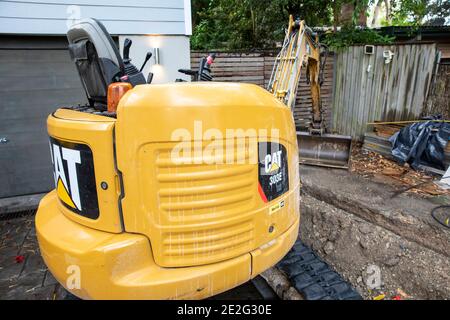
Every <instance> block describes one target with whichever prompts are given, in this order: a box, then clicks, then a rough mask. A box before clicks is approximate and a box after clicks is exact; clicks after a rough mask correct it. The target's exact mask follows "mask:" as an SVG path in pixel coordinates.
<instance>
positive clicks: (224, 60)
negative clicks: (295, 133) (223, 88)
mask: <svg viewBox="0 0 450 320" xmlns="http://www.w3.org/2000/svg"><path fill="white" fill-rule="evenodd" d="M276 54H277V52H276V51H259V52H251V53H243V52H225V51H224V52H217V58H216V61H215V63H214V64H213V66H212V74H213V77H214V80H215V81H230V82H246V83H254V84H256V85H259V86H261V87H264V88H266V87H267V84H268V82H269V80H270V75H271V73H272V69H273V64H274V62H275V57H276ZM206 55H207V53H206V52H203V51H192V52H191V67H192V69H194V70H195V69H198V65H199V62H200V59H201V58H202V57H204V56H206ZM333 61H334V57H333V56H329V57H328V59H327V62H326V65H325V71H324V77H325V79H324V83H323V85H322V95H321V96H322V105H323V110H324V116H325V121H326V123H327V124H331V119H332V116H331V103H332V97H333ZM305 74H306V72H302V77H301V81H300V84H299V88H298V94H297V103H296V107H295V110H294V118H295V122H296V125H297V127H299V128H302V129H304V128H307V127H308V126H309V123H310V121H311V118H312V115H311V93H310V87H309V85H308V84H307V83H306V77H305Z"/></svg>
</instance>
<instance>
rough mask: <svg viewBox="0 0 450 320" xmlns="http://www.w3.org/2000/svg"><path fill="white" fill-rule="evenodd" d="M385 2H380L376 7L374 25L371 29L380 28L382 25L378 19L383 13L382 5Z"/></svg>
mask: <svg viewBox="0 0 450 320" xmlns="http://www.w3.org/2000/svg"><path fill="white" fill-rule="evenodd" d="M384 1H385V0H378V1H377V4H376V5H375V9H374V11H373V18H372V23H371V27H372V28H374V27H379V26H380V24H379V23H378V19H379V18H380V13H381V5H382V4H383V2H384Z"/></svg>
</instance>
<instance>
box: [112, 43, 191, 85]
mask: <svg viewBox="0 0 450 320" xmlns="http://www.w3.org/2000/svg"><path fill="white" fill-rule="evenodd" d="M125 38H129V39H131V40H132V41H133V44H132V46H131V49H130V58H131V59H132V63H133V64H134V65H135V66H136V67H137V68H138V69H140V67H141V65H142V63H143V62H144V59H145V56H146V54H147V52H148V51H151V52H152V53H153V56H152V58H150V60H149V61H148V62H147V64H146V66H145V68H144V70H143V73H144V76H145V77H147V75H148V73H149V72H152V73H153V81H152V83H153V84H158V83H171V82H174V81H175V80H176V79H177V78H181V79H184V80H190V77H187V76H185V75H183V74H181V73H179V72H178V69H189V68H190V43H189V37H187V36H183V35H181V36H120V37H119V45H120V51H121V52H122V50H123V43H124V41H125ZM155 48H159V55H160V63H159V65H157V64H156V63H155V56H156V55H155V53H154V52H155Z"/></svg>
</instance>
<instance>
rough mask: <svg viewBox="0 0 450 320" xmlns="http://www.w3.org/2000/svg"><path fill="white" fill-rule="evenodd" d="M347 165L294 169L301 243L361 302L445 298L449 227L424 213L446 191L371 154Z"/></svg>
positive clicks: (449, 285) (449, 290)
mask: <svg viewBox="0 0 450 320" xmlns="http://www.w3.org/2000/svg"><path fill="white" fill-rule="evenodd" d="M353 160H354V162H353V167H352V170H351V171H350V172H347V171H345V170H335V169H327V168H317V167H306V166H302V167H300V176H301V179H302V201H301V213H302V220H301V232H300V236H301V239H302V240H303V241H304V242H305V243H307V244H308V245H310V246H311V247H312V248H313V249H314V250H315V251H316V252H317V253H318V254H319V255H320V256H321V257H322V258H323V259H324V260H325V261H327V262H328V263H329V264H330V265H332V266H333V267H334V268H335V269H336V270H337V271H338V272H339V273H341V275H343V277H344V278H346V279H347V280H348V281H350V282H351V283H352V284H353V285H354V286H355V287H356V288H357V289H358V291H359V292H360V293H361V294H362V295H363V296H364V297H365V298H366V299H373V298H375V297H377V298H384V299H402V300H404V299H449V298H450V256H449V254H450V230H449V229H448V228H445V227H444V226H442V225H440V224H439V223H437V222H436V221H435V220H434V219H433V218H432V217H431V214H430V213H431V210H432V209H433V208H435V207H436V206H438V205H440V204H448V203H450V197H449V193H448V191H446V190H442V189H440V188H439V187H437V186H435V185H434V184H433V183H426V184H421V183H423V182H427V181H432V180H433V177H431V176H428V175H426V174H424V173H418V172H413V171H412V170H411V169H410V168H408V167H401V166H399V165H397V164H396V163H394V162H392V161H390V160H387V159H384V158H383V157H379V156H378V155H377V154H373V153H366V152H360V151H359V150H358V149H356V155H355V154H354V155H353ZM417 184H419V186H418V187H417V188H411V186H415V185H417ZM420 184H421V185H420ZM405 189H409V190H408V191H407V192H403V193H399V191H403V190H405ZM377 279H379V280H380V281H379V284H378V285H377V281H376V280H377Z"/></svg>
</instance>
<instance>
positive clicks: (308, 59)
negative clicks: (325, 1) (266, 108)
mask: <svg viewBox="0 0 450 320" xmlns="http://www.w3.org/2000/svg"><path fill="white" fill-rule="evenodd" d="M320 49H321V45H320V43H319V37H318V36H317V34H314V33H313V32H312V30H311V29H310V28H309V27H308V26H307V25H306V23H305V22H304V21H303V20H294V18H293V17H292V16H290V17H289V25H288V28H287V32H286V36H285V38H284V41H283V46H282V48H281V51H280V53H279V54H278V55H277V58H276V60H275V64H274V66H273V70H272V75H271V77H270V81H269V84H268V87H267V90H268V91H269V92H270V93H272V94H273V95H274V96H275V97H276V98H277V99H278V100H280V101H281V102H283V103H284V104H285V105H286V106H288V107H289V108H290V109H291V111H292V114H294V108H295V104H296V98H297V89H298V85H299V82H300V75H301V72H302V68H306V75H307V81H308V84H309V85H310V88H311V108H312V119H311V124H310V127H309V130H308V131H307V132H300V131H299V132H297V141H298V147H299V161H300V163H304V164H310V165H319V166H326V167H334V168H348V167H349V160H350V153H351V142H352V140H351V137H349V136H341V135H335V134H328V133H326V131H327V130H326V126H325V121H324V119H323V110H322V102H321V97H320V85H321V81H320V78H321V69H323V68H321V66H322V67H323V65H324V61H322V62H321V52H320Z"/></svg>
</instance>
